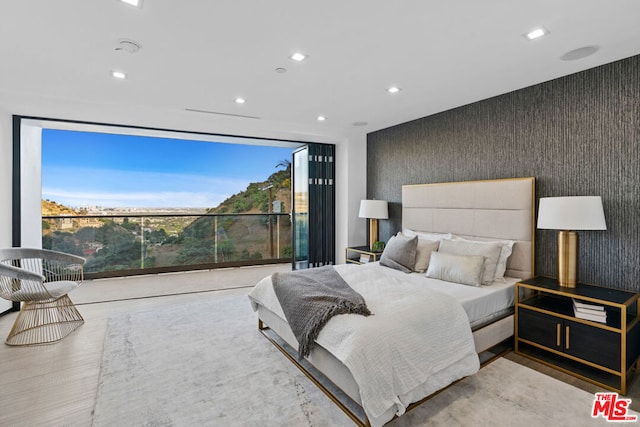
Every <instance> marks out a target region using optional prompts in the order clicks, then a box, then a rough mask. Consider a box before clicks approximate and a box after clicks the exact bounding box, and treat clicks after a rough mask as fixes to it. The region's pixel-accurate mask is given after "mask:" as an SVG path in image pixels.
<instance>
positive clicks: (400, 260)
mask: <svg viewBox="0 0 640 427" xmlns="http://www.w3.org/2000/svg"><path fill="white" fill-rule="evenodd" d="M417 246H418V236H415V237H406V236H393V237H391V239H389V242H388V243H387V245H386V246H385V248H384V251H383V252H382V256H381V257H380V265H384V266H385V267H389V268H393V269H395V270H400V271H404V272H405V273H411V272H412V271H413V267H414V266H415V264H416V248H417Z"/></svg>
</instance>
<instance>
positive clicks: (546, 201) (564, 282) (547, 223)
mask: <svg viewBox="0 0 640 427" xmlns="http://www.w3.org/2000/svg"><path fill="white" fill-rule="evenodd" d="M538 228H539V229H551V230H561V231H559V232H558V283H559V284H560V286H566V287H569V288H574V287H575V286H576V283H577V281H578V273H577V269H578V268H577V267H578V233H576V232H575V231H572V230H606V229H607V224H606V222H605V219H604V210H603V209H602V198H601V197H600V196H572V197H542V198H540V205H539V207H538Z"/></svg>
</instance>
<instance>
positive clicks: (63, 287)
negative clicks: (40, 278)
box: [44, 280, 80, 298]
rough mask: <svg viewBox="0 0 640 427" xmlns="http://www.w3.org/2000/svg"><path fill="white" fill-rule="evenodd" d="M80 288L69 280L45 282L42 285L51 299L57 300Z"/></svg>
mask: <svg viewBox="0 0 640 427" xmlns="http://www.w3.org/2000/svg"><path fill="white" fill-rule="evenodd" d="M78 286H80V285H79V284H78V283H77V282H72V281H70V280H61V281H59V282H46V283H44V287H45V288H46V289H47V291H48V292H49V294H51V296H52V297H54V298H58V297H61V296H64V295H66V294H68V293H69V292H71V291H72V290H74V289H75V288H77V287H78Z"/></svg>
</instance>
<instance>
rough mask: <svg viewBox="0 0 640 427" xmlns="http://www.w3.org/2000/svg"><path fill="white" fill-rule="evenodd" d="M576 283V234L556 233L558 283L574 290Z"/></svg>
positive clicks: (569, 232)
mask: <svg viewBox="0 0 640 427" xmlns="http://www.w3.org/2000/svg"><path fill="white" fill-rule="evenodd" d="M577 281H578V233H576V232H575V231H560V232H558V283H559V284H560V286H565V287H568V288H575V287H576V283H577Z"/></svg>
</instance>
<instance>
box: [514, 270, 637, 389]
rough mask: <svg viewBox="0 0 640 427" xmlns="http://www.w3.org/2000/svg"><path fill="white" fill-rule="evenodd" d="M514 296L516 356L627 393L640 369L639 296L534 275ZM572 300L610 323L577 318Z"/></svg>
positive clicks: (518, 285)
mask: <svg viewBox="0 0 640 427" xmlns="http://www.w3.org/2000/svg"><path fill="white" fill-rule="evenodd" d="M516 296H517V298H516V330H515V351H516V353H518V354H522V355H524V356H526V357H529V358H531V359H534V360H537V361H538V362H541V363H543V364H545V365H549V366H552V367H554V368H557V369H559V370H561V371H563V372H566V373H568V374H571V375H573V376H575V377H578V378H581V379H583V380H585V381H589V382H591V383H594V384H597V385H599V386H601V387H604V388H606V389H608V390H613V391H617V392H619V393H621V394H626V392H627V386H628V384H629V382H630V380H631V373H632V372H633V371H634V368H636V370H637V369H638V368H640V358H639V356H640V317H639V316H638V312H639V311H640V300H639V298H640V294H637V293H634V292H628V291H622V290H618V289H610V288H604V287H601V286H594V285H587V284H583V283H578V284H577V285H576V287H575V288H567V287H562V286H560V285H559V284H558V281H557V280H556V279H552V278H549V277H534V278H532V279H528V280H524V281H522V282H519V283H517V284H516ZM574 300H575V301H577V302H578V303H580V302H582V303H584V304H588V305H591V306H592V307H591V308H593V309H596V310H597V309H601V311H603V312H604V313H606V314H604V315H603V316H602V317H605V316H606V321H604V320H603V319H602V321H595V320H586V319H583V318H579V317H576V315H575V314H574V313H575V312H574ZM596 318H597V316H596Z"/></svg>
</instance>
